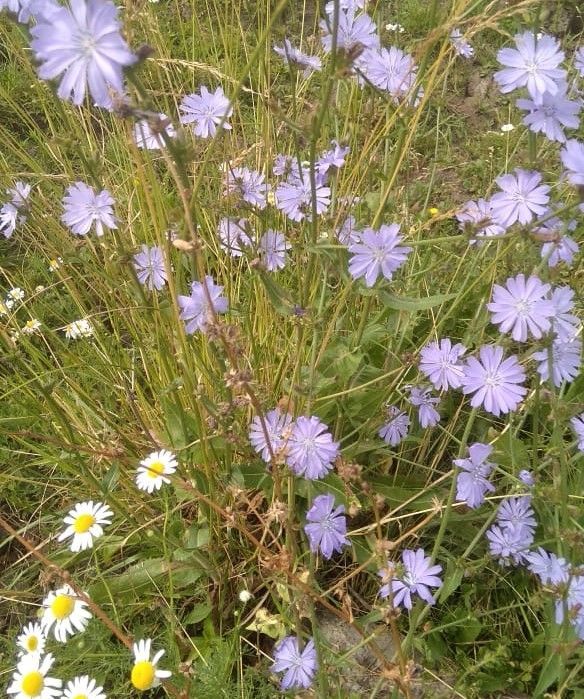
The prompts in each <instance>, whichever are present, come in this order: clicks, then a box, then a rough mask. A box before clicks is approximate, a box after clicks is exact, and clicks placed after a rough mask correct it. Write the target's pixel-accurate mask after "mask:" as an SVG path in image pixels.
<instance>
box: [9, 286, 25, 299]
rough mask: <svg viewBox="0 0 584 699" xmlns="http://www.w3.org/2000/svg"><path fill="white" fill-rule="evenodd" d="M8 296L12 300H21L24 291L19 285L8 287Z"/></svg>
mask: <svg viewBox="0 0 584 699" xmlns="http://www.w3.org/2000/svg"><path fill="white" fill-rule="evenodd" d="M8 298H9V299H11V300H12V301H22V299H23V298H24V291H23V290H22V289H21V288H20V287H18V286H15V287H14V289H10V291H9V292H8Z"/></svg>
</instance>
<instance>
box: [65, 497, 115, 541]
mask: <svg viewBox="0 0 584 699" xmlns="http://www.w3.org/2000/svg"><path fill="white" fill-rule="evenodd" d="M113 516H114V513H113V512H112V511H111V510H110V508H109V507H108V506H107V505H104V504H103V503H102V502H95V503H94V502H93V500H89V501H88V502H79V503H77V504H76V505H75V507H74V508H73V509H72V510H71V511H70V512H69V514H68V515H67V516H66V517H65V519H64V520H63V521H64V522H65V524H66V525H68V526H67V528H66V529H65V531H63V532H61V534H59V537H58V541H64V540H65V539H68V538H69V537H72V541H71V544H70V549H71V551H73V553H77V552H78V551H85V550H86V549H90V548H91V547H92V546H93V540H94V539H97V538H99V537H100V536H102V534H103V528H102V526H101V525H102V524H111V518H112V517H113Z"/></svg>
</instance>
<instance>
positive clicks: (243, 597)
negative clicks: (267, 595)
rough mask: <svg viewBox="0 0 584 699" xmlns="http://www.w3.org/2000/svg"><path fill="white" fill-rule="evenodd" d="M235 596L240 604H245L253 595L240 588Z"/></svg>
mask: <svg viewBox="0 0 584 699" xmlns="http://www.w3.org/2000/svg"><path fill="white" fill-rule="evenodd" d="M237 597H238V598H239V601H240V602H241V603H242V604H247V603H248V602H249V601H250V599H253V595H252V594H251V592H250V591H249V590H242V591H241V592H240V593H239V594H238V595H237Z"/></svg>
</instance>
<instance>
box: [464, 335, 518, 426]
mask: <svg viewBox="0 0 584 699" xmlns="http://www.w3.org/2000/svg"><path fill="white" fill-rule="evenodd" d="M479 357H480V360H479V359H476V358H475V357H469V358H468V359H467V360H466V364H465V366H464V377H463V379H462V391H463V393H464V394H465V395H468V394H474V395H473V397H472V399H471V403H470V404H471V406H472V407H473V408H478V407H479V406H480V405H482V406H483V407H484V408H485V410H487V411H488V412H489V413H492V414H493V415H495V416H497V417H498V416H499V415H500V414H501V413H508V412H509V411H510V410H515V409H516V408H517V406H518V405H519V403H520V402H521V399H522V398H523V396H525V394H526V393H527V389H526V388H525V387H524V386H521V385H520V384H521V383H522V382H523V381H525V372H524V370H523V369H522V367H521V366H520V365H519V363H518V361H517V357H515V356H511V357H508V358H507V359H503V348H502V347H499V346H498V345H483V346H482V347H481V348H480V350H479Z"/></svg>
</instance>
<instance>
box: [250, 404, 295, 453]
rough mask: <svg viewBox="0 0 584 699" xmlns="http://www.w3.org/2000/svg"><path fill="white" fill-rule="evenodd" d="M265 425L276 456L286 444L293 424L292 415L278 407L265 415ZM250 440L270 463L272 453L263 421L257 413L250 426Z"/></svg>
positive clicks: (255, 448)
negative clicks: (263, 427)
mask: <svg viewBox="0 0 584 699" xmlns="http://www.w3.org/2000/svg"><path fill="white" fill-rule="evenodd" d="M264 425H265V428H266V432H267V433H268V438H269V440H270V445H271V447H272V452H273V454H274V456H275V455H276V454H278V453H279V452H281V451H282V450H283V449H284V448H285V446H286V440H287V436H288V433H289V431H290V426H291V425H292V416H291V415H289V414H288V413H282V412H281V411H280V409H279V408H276V409H275V410H270V411H269V412H267V413H266V414H265V415H264ZM249 441H250V442H251V445H252V447H253V448H254V450H255V451H256V452H257V453H258V454H261V456H262V459H263V460H264V461H265V462H266V463H270V461H271V460H272V455H271V454H270V448H269V446H268V441H267V439H266V435H265V434H264V430H263V429H262V423H261V422H260V419H259V417H258V416H257V415H256V416H255V417H254V419H253V420H252V421H251V425H250V426H249Z"/></svg>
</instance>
